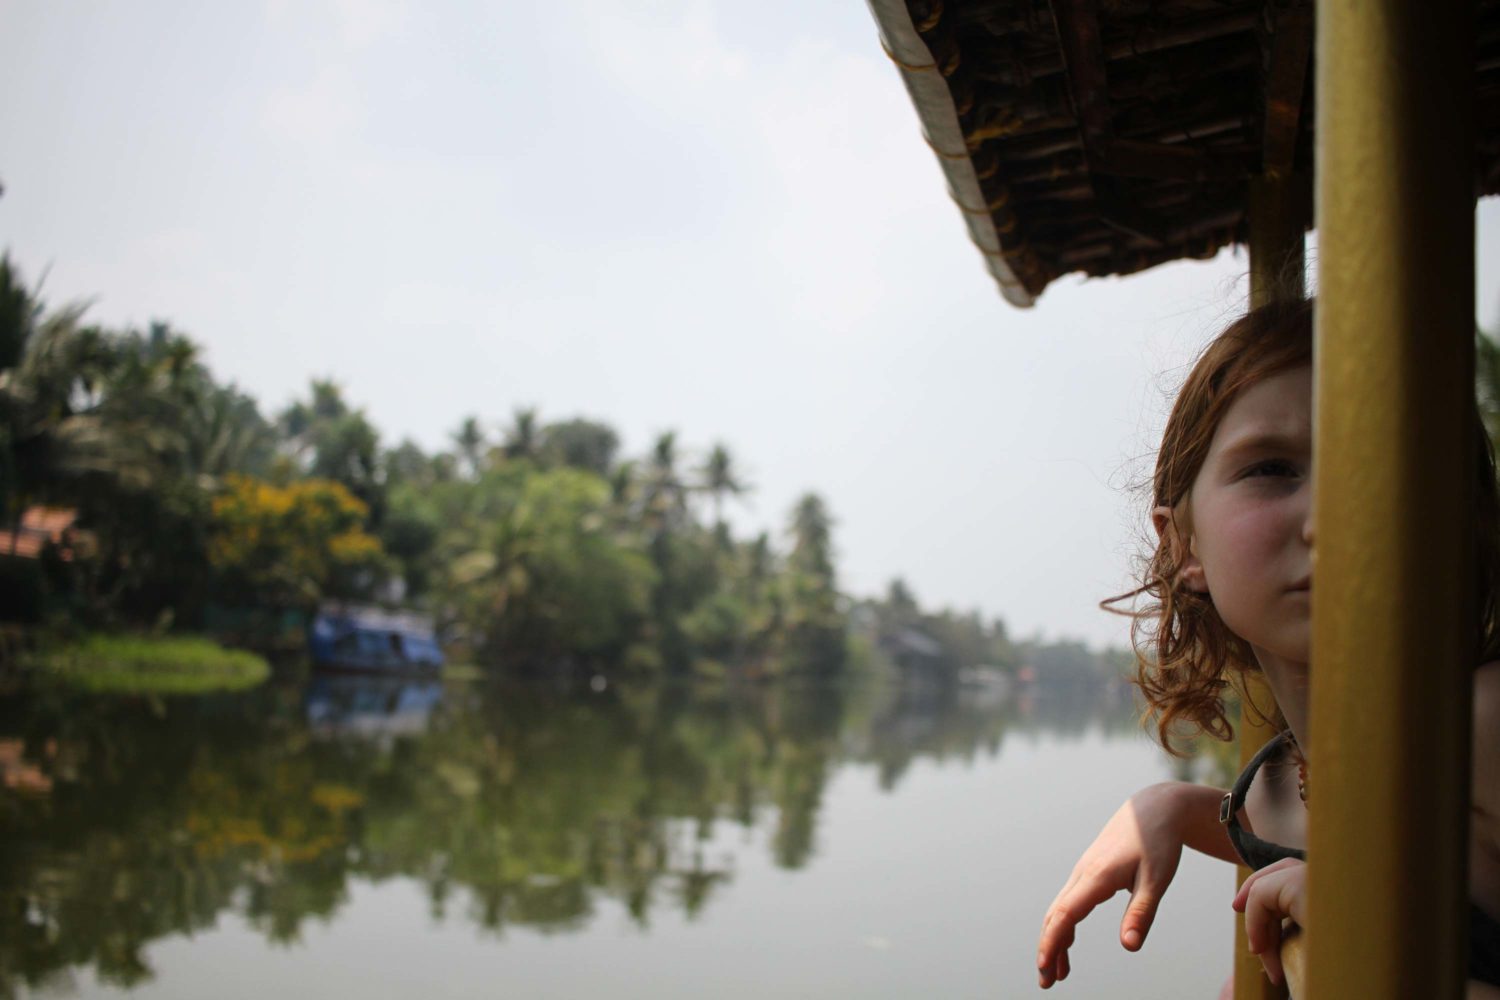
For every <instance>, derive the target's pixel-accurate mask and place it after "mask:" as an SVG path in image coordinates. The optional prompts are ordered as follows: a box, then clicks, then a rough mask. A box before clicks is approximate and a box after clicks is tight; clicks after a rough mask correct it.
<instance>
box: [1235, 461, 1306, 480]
mask: <svg viewBox="0 0 1500 1000" xmlns="http://www.w3.org/2000/svg"><path fill="white" fill-rule="evenodd" d="M1297 474H1298V472H1297V467H1296V466H1295V465H1293V464H1292V463H1291V462H1288V461H1287V460H1286V459H1282V458H1269V459H1266V460H1265V461H1263V462H1256V463H1255V464H1254V465H1252V466H1250V467H1249V468H1248V469H1246V470H1245V471H1244V473H1242V475H1241V478H1244V479H1253V478H1256V477H1262V476H1271V477H1283V476H1296V475H1297Z"/></svg>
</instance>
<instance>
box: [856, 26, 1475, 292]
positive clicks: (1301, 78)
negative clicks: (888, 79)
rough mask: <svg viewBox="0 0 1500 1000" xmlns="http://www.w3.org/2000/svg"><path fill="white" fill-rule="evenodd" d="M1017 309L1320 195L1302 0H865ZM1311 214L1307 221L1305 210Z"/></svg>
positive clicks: (1197, 248) (1219, 240)
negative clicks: (1081, 279) (1276, 190)
mask: <svg viewBox="0 0 1500 1000" xmlns="http://www.w3.org/2000/svg"><path fill="white" fill-rule="evenodd" d="M868 2H869V4H870V8H871V10H872V12H873V13H874V15H875V19H876V22H877V23H878V25H879V27H880V33H881V42H882V44H883V46H884V47H885V50H886V53H887V54H888V55H889V56H890V57H891V59H892V61H893V62H895V64H896V65H897V66H898V67H899V70H900V72H901V74H902V77H903V78H904V80H905V82H906V85H907V89H908V91H909V92H910V93H911V95H912V99H913V101H914V102H915V104H916V106H917V111H918V115H919V116H920V118H921V120H922V124H923V129H924V132H925V133H926V137H927V141H928V144H929V145H930V146H931V147H932V149H933V151H934V152H935V153H936V154H937V156H938V159H939V161H940V163H941V164H942V166H943V170H944V172H945V174H946V175H947V177H948V182H949V189H950V193H951V194H952V196H953V198H954V200H955V201H956V202H957V203H958V206H959V208H960V210H961V211H962V213H963V215H964V218H965V220H966V222H967V224H968V228H969V232H970V235H971V237H972V239H973V240H974V242H975V244H976V245H977V246H978V247H979V248H980V250H981V251H982V252H983V254H984V255H985V260H986V263H987V265H988V267H989V270H990V272H991V274H993V275H994V277H995V279H996V280H997V281H998V282H999V284H1000V288H1001V291H1002V293H1003V294H1004V295H1005V297H1006V298H1007V299H1008V300H1009V301H1011V302H1012V303H1014V304H1016V305H1020V306H1027V305H1030V304H1031V303H1032V302H1033V301H1034V300H1035V298H1036V296H1038V295H1040V294H1041V292H1042V290H1043V289H1044V288H1046V286H1047V284H1048V283H1049V282H1051V281H1052V280H1053V279H1054V278H1057V277H1059V276H1061V275H1063V274H1068V273H1070V272H1078V271H1081V272H1083V273H1085V274H1088V275H1094V276H1099V275H1110V274H1131V273H1133V272H1135V271H1140V270H1143V269H1145V268H1148V267H1152V266H1154V265H1156V264H1160V263H1163V262H1165V261H1169V260H1175V259H1178V258H1182V257H1197V258H1202V257H1211V256H1213V255H1214V254H1215V253H1216V252H1217V251H1218V250H1219V249H1220V248H1221V247H1223V246H1225V245H1226V244H1229V243H1235V242H1243V241H1244V239H1245V238H1246V227H1247V223H1246V202H1247V189H1248V182H1249V181H1250V180H1251V179H1252V178H1256V177H1272V178H1289V179H1290V183H1292V184H1293V185H1294V186H1301V187H1302V188H1303V189H1304V190H1306V191H1307V192H1309V199H1310V190H1311V175H1312V169H1311V168H1312V152H1313V142H1312V136H1313V126H1314V122H1313V120H1312V118H1313V101H1312V85H1311V84H1312V66H1311V57H1312V39H1313V9H1312V4H1311V2H1310V0H1051V2H1050V3H1049V2H1046V0H868ZM1476 9H1477V11H1478V29H1479V30H1478V36H1477V40H1478V79H1477V97H1478V101H1479V107H1478V110H1479V118H1478V125H1479V162H1478V163H1477V164H1476V177H1477V182H1476V193H1482V194H1491V193H1497V192H1500V0H1479V2H1477V3H1476ZM1308 221H1309V223H1310V222H1311V217H1310V213H1309V218H1308Z"/></svg>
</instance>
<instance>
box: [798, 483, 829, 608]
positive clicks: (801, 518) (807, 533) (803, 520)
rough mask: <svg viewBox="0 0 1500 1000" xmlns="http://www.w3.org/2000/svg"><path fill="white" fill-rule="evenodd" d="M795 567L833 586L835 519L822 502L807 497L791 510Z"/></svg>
mask: <svg viewBox="0 0 1500 1000" xmlns="http://www.w3.org/2000/svg"><path fill="white" fill-rule="evenodd" d="M791 533H792V555H791V563H792V566H793V567H794V568H796V569H798V570H800V571H802V572H804V573H808V574H810V575H812V576H815V577H817V578H818V579H819V580H821V581H823V582H825V583H826V584H827V585H828V586H829V587H832V585H833V517H832V515H830V514H829V513H828V507H827V505H826V504H824V503H823V498H822V497H820V496H818V495H817V494H816V493H808V494H805V495H804V496H803V497H802V499H801V500H798V501H797V506H796V507H795V508H793V510H792V523H791Z"/></svg>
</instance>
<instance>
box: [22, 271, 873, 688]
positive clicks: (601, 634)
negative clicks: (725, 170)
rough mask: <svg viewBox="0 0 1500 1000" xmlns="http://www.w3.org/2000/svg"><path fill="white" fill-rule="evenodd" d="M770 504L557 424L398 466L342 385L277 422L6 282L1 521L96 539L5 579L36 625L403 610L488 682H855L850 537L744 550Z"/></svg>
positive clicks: (313, 396) (797, 534)
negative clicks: (848, 647)
mask: <svg viewBox="0 0 1500 1000" xmlns="http://www.w3.org/2000/svg"><path fill="white" fill-rule="evenodd" d="M748 489H749V487H748V484H747V483H746V482H745V480H744V477H743V475H742V474H741V473H740V471H739V469H738V467H737V463H736V462H735V460H734V458H733V456H732V455H731V454H730V452H729V451H728V449H727V448H726V447H724V446H723V445H715V446H714V447H713V448H712V449H710V450H709V451H707V452H706V453H705V454H703V455H702V456H701V457H695V456H694V455H693V454H692V453H691V452H689V451H688V450H687V449H685V448H684V447H683V446H682V444H681V443H680V441H679V440H678V438H677V436H676V434H675V433H672V432H668V433H664V434H662V435H661V436H660V437H658V438H657V439H656V440H655V441H654V442H653V443H652V446H651V447H650V449H649V450H648V452H647V453H646V454H645V455H643V456H638V457H631V456H622V455H621V454H620V440H619V437H618V435H617V434H616V432H615V431H614V430H613V429H612V428H611V427H609V426H608V425H606V424H604V423H601V422H598V421H595V420H589V419H583V418H574V419H566V420H557V421H547V420H544V419H543V418H542V416H541V415H540V414H539V413H538V412H537V411H536V410H535V409H525V408H522V409H518V410H516V411H515V412H514V413H513V414H512V416H511V418H510V419H509V421H508V422H506V423H505V425H504V426H498V425H496V424H492V423H490V422H488V421H485V420H483V419H481V418H480V417H478V416H472V417H468V418H466V419H464V420H463V421H462V422H461V423H460V424H459V426H458V427H457V428H456V429H455V430H454V431H453V433H452V435H451V446H450V447H448V448H446V449H443V450H439V451H436V452H429V451H427V450H424V449H423V448H422V447H420V446H419V445H417V444H415V443H413V442H411V441H409V440H407V441H402V442H400V443H398V444H395V445H389V444H388V443H387V442H386V441H384V440H383V439H382V436H381V434H380V432H379V431H378V429H377V428H376V427H375V426H374V425H373V424H372V423H371V422H370V420H369V419H368V417H367V416H366V415H365V413H364V412H363V411H362V410H360V409H359V408H358V407H356V406H353V405H352V404H351V403H350V402H349V400H348V399H347V398H346V397H345V395H344V393H343V391H342V390H341V388H340V387H339V386H338V385H337V384H336V383H334V382H332V381H329V380H313V381H312V383H311V385H310V386H309V389H308V392H307V394H306V395H305V396H304V397H302V398H300V399H297V400H296V401H294V402H293V403H291V404H290V405H289V406H287V407H286V408H285V409H283V410H282V411H281V412H280V413H277V414H274V415H273V416H270V417H267V416H265V415H263V414H262V412H261V410H260V408H259V406H258V405H257V403H256V401H255V400H254V399H252V398H250V397H249V396H248V395H246V394H245V393H243V392H241V391H240V390H239V389H237V388H236V387H235V386H234V385H232V384H228V383H225V382H222V381H220V380H218V379H217V378H215V376H214V375H213V373H212V372H210V371H209V369H208V368H207V366H206V365H204V364H203V362H202V360H201V358H200V353H199V350H198V348H197V345H195V344H194V343H193V341H192V340H191V339H190V338H188V337H187V336H186V335H184V334H183V333H181V332H179V331H177V330H174V329H173V328H171V327H170V326H168V325H167V324H163V323H154V324H152V325H151V326H150V327H149V328H148V329H146V330H144V331H140V330H112V329H107V328H104V327H101V326H97V325H92V324H89V323H88V322H86V318H85V310H84V308H82V307H79V306H70V307H67V308H63V309H54V310H49V309H47V308H46V307H45V306H44V304H43V302H42V301H41V299H40V297H39V296H38V295H37V294H36V293H35V292H34V291H32V290H30V289H29V288H28V287H27V286H26V284H25V283H24V282H23V280H22V278H21V276H20V275H19V274H18V273H17V270H16V269H15V267H14V266H13V265H12V263H11V262H10V260H9V259H8V258H5V259H0V521H3V523H4V526H6V527H8V528H11V529H15V528H18V527H19V526H20V525H21V523H22V519H23V515H24V513H25V512H26V511H27V510H28V509H32V508H35V507H36V506H38V505H49V506H53V507H60V508H65V509H75V510H76V511H77V512H78V515H79V516H78V522H77V524H78V528H79V529H80V532H81V534H80V536H79V538H80V539H83V538H86V539H87V544H83V543H82V542H81V541H80V542H79V544H76V545H71V546H70V547H69V548H68V549H67V551H66V552H64V551H61V547H60V546H49V547H48V551H47V552H46V553H44V555H43V558H42V559H40V560H31V561H29V562H26V561H22V560H16V559H7V558H0V567H3V573H0V576H3V581H0V585H3V587H4V588H5V593H6V596H7V601H6V605H7V607H8V608H9V609H11V613H12V615H13V616H15V615H19V616H21V617H23V618H30V620H32V621H52V622H68V623H72V624H76V625H82V626H84V627H116V626H141V625H157V626H164V625H169V624H175V625H176V626H178V627H190V628H201V627H204V626H205V624H210V623H212V622H213V621H215V620H218V621H223V620H228V619H230V618H233V615H229V616H228V618H226V611H229V612H232V611H240V612H244V611H246V610H247V609H249V610H255V611H260V612H265V613H266V614H267V616H268V617H267V618H266V619H265V620H267V621H274V620H277V619H278V615H280V616H281V617H282V618H284V617H285V614H284V613H288V612H290V613H294V614H293V618H295V616H296V614H301V615H305V614H307V613H308V612H310V611H311V610H313V609H314V608H316V607H317V605H318V604H319V603H320V602H322V601H325V600H329V599H340V600H366V601H370V600H386V601H389V602H398V601H399V602H400V603H403V604H405V605H408V606H414V607H417V608H421V609H425V610H427V611H430V612H431V613H432V614H433V616H434V618H435V619H436V620H437V622H438V624H439V626H440V627H441V628H442V629H443V630H444V634H445V635H446V636H447V637H448V638H450V639H452V640H453V641H454V642H455V643H456V644H457V645H458V646H460V647H462V648H464V649H466V650H468V651H469V652H470V653H471V654H472V655H473V656H475V657H476V658H478V659H479V660H481V661H482V662H485V663H502V662H503V663H507V664H514V665H518V666H535V665H543V666H547V665H556V664H558V663H566V662H574V663H579V662H584V661H589V662H595V663H598V664H624V665H628V666H629V667H632V668H635V669H638V670H645V671H659V672H667V673H686V672H692V671H700V672H702V671H707V672H711V673H717V672H724V671H727V670H734V671H738V672H743V673H749V674H757V675H771V674H777V673H783V672H796V673H814V674H836V673H839V672H840V671H841V670H842V669H843V665H844V645H845V632H846V630H845V623H844V613H843V608H842V604H841V600H840V597H839V594H838V590H837V579H836V573H835V567H834V553H833V544H832V524H833V519H832V516H831V514H830V513H829V511H828V509H827V507H826V506H825V504H824V503H823V501H822V500H821V499H819V498H818V497H817V496H815V495H808V496H806V497H804V498H803V499H802V500H801V501H800V502H799V503H798V504H797V505H796V507H795V509H794V510H793V511H792V512H791V515H790V516H789V518H788V521H787V527H786V532H785V537H784V539H773V538H771V537H770V536H769V535H766V534H762V535H760V536H758V537H755V538H751V539H741V538H736V537H735V536H734V534H733V532H732V531H731V530H730V527H729V524H728V522H727V521H726V520H725V518H724V506H725V504H726V503H727V502H728V501H730V500H732V499H733V498H735V497H738V496H742V495H744V494H745V493H746V492H747V491H748ZM778 542H780V543H782V544H781V545H779V546H778ZM216 612H217V614H216ZM241 618H243V615H242V616H241Z"/></svg>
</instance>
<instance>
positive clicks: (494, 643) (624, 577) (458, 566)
mask: <svg viewBox="0 0 1500 1000" xmlns="http://www.w3.org/2000/svg"><path fill="white" fill-rule="evenodd" d="M477 489H478V490H479V491H484V492H486V493H488V494H489V495H487V496H482V497H479V498H477V499H478V500H479V503H478V504H477V505H476V506H477V507H478V508H479V511H480V512H482V516H481V517H480V518H471V519H466V520H467V523H466V524H464V525H463V526H462V527H460V528H459V530H458V531H457V532H455V533H453V534H447V533H445V538H444V542H443V548H445V549H448V548H457V547H458V546H462V545H464V544H468V545H469V546H472V547H471V548H469V549H468V550H467V551H463V552H456V553H455V555H456V558H455V559H453V560H452V562H451V563H450V564H449V567H450V568H449V571H448V572H447V574H446V575H445V578H444V579H443V580H441V582H440V583H438V585H437V586H438V588H439V593H440V599H441V600H442V601H443V602H444V603H445V604H447V605H448V606H450V607H451V608H452V609H454V612H455V618H456V620H457V621H458V622H459V623H460V624H461V625H463V626H464V628H465V629H466V630H467V631H470V632H472V633H474V634H476V635H477V636H479V638H480V642H479V645H480V646H481V647H482V648H484V649H486V650H489V651H490V652H491V653H493V654H495V655H519V656H531V657H536V656H541V657H547V656H558V655H562V654H568V653H573V654H580V655H585V656H590V655H607V654H611V653H617V652H619V651H621V650H622V649H623V647H624V645H625V644H626V643H627V642H628V641H629V640H630V639H631V638H632V637H633V636H634V635H635V633H636V631H637V629H638V628H639V624H640V622H641V620H642V618H643V617H644V615H645V613H646V610H647V605H648V600H649V595H650V589H651V586H652V584H653V583H654V574H653V572H652V569H651V565H650V563H649V561H648V560H647V559H646V557H645V555H644V554H643V553H642V552H641V551H640V550H639V548H638V547H635V546H632V545H631V544H629V543H628V541H626V540H622V539H621V538H619V537H618V536H617V535H615V534H614V533H613V532H611V531H610V520H609V516H608V515H609V509H608V503H609V489H608V486H607V484H605V482H604V481H603V480H602V479H600V478H599V477H597V476H594V475H591V474H589V473H586V472H581V471H579V470H576V469H555V470H548V471H540V472H531V473H529V474H522V475H520V476H517V475H515V474H514V473H510V474H500V475H488V476H486V477H484V478H483V479H482V480H481V481H480V483H479V484H478V487H477ZM476 543H477V544H476Z"/></svg>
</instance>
